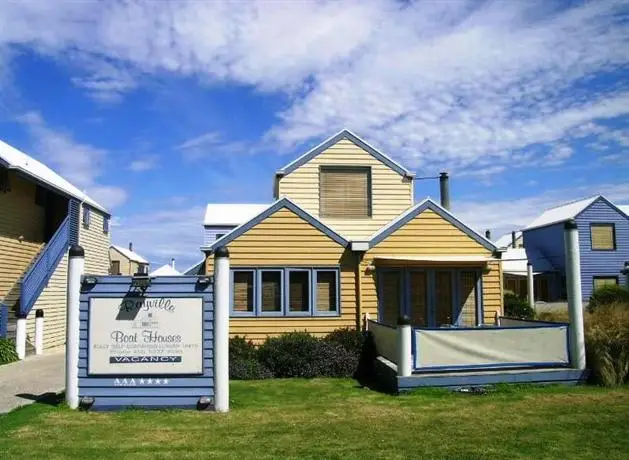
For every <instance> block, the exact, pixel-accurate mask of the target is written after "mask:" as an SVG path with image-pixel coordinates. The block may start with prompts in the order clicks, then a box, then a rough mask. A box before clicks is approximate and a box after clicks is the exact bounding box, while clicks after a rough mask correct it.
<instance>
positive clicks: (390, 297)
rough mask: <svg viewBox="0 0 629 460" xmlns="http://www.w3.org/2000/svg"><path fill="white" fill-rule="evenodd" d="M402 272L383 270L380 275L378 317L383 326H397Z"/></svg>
mask: <svg viewBox="0 0 629 460" xmlns="http://www.w3.org/2000/svg"><path fill="white" fill-rule="evenodd" d="M402 274H403V271H402V270H383V271H382V272H381V274H380V276H381V279H380V296H379V297H380V299H379V300H380V317H379V318H378V320H379V321H381V322H382V323H384V324H388V325H390V326H397V320H398V317H399V316H400V313H401V311H402V308H401V307H402Z"/></svg>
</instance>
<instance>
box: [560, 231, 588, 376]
mask: <svg viewBox="0 0 629 460" xmlns="http://www.w3.org/2000/svg"><path fill="white" fill-rule="evenodd" d="M564 235H565V236H564V240H565V248H566V287H567V289H568V313H569V315H570V364H572V367H573V368H575V369H585V334H584V331H583V299H582V297H581V256H580V253H579V230H578V228H577V223H576V221H574V220H569V221H568V222H566V223H565V224H564Z"/></svg>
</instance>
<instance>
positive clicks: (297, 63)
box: [0, 0, 629, 267]
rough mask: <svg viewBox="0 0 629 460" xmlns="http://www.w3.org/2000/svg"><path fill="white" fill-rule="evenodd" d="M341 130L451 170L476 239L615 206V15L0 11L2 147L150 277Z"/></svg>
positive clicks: (626, 119)
mask: <svg viewBox="0 0 629 460" xmlns="http://www.w3.org/2000/svg"><path fill="white" fill-rule="evenodd" d="M343 128H348V129H350V130H352V131H354V132H355V133H357V134H358V135H360V136H362V137H363V138H365V139H366V140H368V141H369V142H370V143H372V144H373V145H374V146H376V147H378V148H379V149H381V150H382V151H384V152H385V153H387V154H388V155H390V156H391V157H393V158H394V159H396V160H398V161H399V162H401V163H403V164H404V165H405V166H407V167H408V168H409V169H412V170H414V171H415V172H416V173H417V175H418V176H431V175H434V174H436V173H437V172H439V171H441V170H447V171H449V172H450V174H451V176H452V187H453V188H452V200H453V208H454V210H455V212H456V213H457V214H459V216H460V217H461V218H463V219H464V220H465V221H466V222H468V223H469V224H470V225H471V226H473V227H474V228H476V229H477V230H479V231H480V230H484V229H486V228H491V229H494V234H497V233H500V232H501V231H506V230H510V229H514V228H519V227H522V226H524V225H525V224H526V223H527V222H528V221H530V220H532V218H533V217H534V216H535V215H536V214H537V213H538V212H539V211H540V210H541V209H543V208H545V207H548V206H552V205H555V204H558V203H561V202H563V201H568V200H572V199H576V198H581V197H586V196H589V195H593V194H597V193H602V194H604V195H606V196H607V197H608V198H610V199H612V200H614V201H617V202H618V203H629V181H628V180H627V179H628V178H629V4H628V3H627V2H623V1H604V0H597V1H591V2H553V1H547V0H546V1H540V2H536V1H533V0H531V1H525V2H505V1H502V2H476V1H474V2H468V1H464V0H458V1H434V2H417V3H415V2H409V1H373V2H372V1H336V2H322V1H316V2H315V1H313V2H308V1H305V0H304V1H297V2H295V1H292V2H288V1H286V2H281V1H273V2H255V1H249V2H221V1H212V2H210V1H207V2H203V1H195V2H188V3H186V2H168V1H159V2H142V1H133V0H129V1H125V2H118V1H108V2H94V3H92V2H89V1H82V2H76V1H72V2H69V1H68V2H60V1H50V2H44V1H31V2H19V1H5V2H0V138H2V139H3V140H4V141H6V142H8V143H10V144H12V145H14V146H16V147H17V148H19V149H21V150H23V151H25V152H27V153H29V154H31V155H33V156H35V157H37V158H38V159H41V160H43V161H44V162H46V163H47V164H49V165H50V166H51V167H53V168H54V169H56V170H57V171H58V172H59V173H61V174H62V175H64V176H66V177H67V178H68V179H70V180H71V181H72V182H74V183H75V185H77V186H79V187H81V188H83V189H85V190H86V191H87V193H88V194H90V195H91V196H92V197H93V198H95V199H96V200H98V201H100V202H102V203H103V204H104V205H106V206H107V207H109V208H110V209H111V211H112V214H113V215H114V224H115V226H114V227H113V229H112V232H113V240H114V242H116V243H119V244H123V245H126V244H127V242H128V241H133V242H134V246H135V248H136V249H137V251H138V252H140V253H141V254H142V255H144V256H145V257H147V258H149V259H150V260H151V262H152V263H153V264H155V265H157V264H161V263H164V262H166V261H167V260H169V259H170V257H175V258H177V260H178V261H179V267H182V266H185V265H187V264H190V263H192V262H194V261H195V260H197V259H199V258H200V252H199V250H198V248H199V246H200V245H201V242H202V237H201V235H202V227H201V222H202V217H203V208H204V205H205V204H206V203H208V202H270V201H271V199H272V196H271V194H272V177H273V172H274V171H275V170H276V169H278V168H279V167H281V166H282V165H283V164H285V163H287V162H289V161H291V160H292V159H293V158H294V157H295V156H297V155H299V154H301V153H303V152H304V151H306V150H307V149H309V148H310V147H312V146H313V145H315V144H317V143H319V142H320V141H321V140H323V139H325V138H326V137H328V136H330V135H332V134H334V133H336V132H337V131H339V130H341V129H343ZM426 195H430V196H433V197H437V195H438V185H437V184H436V183H435V182H431V181H419V182H418V184H417V186H416V199H421V198H423V197H425V196H426ZM497 236H498V235H497Z"/></svg>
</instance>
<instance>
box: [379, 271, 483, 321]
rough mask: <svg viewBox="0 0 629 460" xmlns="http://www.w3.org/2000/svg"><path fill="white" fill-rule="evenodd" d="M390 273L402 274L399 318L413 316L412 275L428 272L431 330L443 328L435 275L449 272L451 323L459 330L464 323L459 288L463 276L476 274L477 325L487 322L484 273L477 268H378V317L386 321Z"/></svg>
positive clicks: (428, 309)
mask: <svg viewBox="0 0 629 460" xmlns="http://www.w3.org/2000/svg"><path fill="white" fill-rule="evenodd" d="M387 272H397V273H400V279H401V286H400V302H401V303H400V306H399V309H398V314H399V315H408V316H410V314H411V311H410V274H411V273H415V272H423V273H426V289H427V295H426V301H427V302H428V306H427V319H426V321H427V323H428V325H429V326H428V327H431V328H436V329H441V328H440V327H439V326H438V325H437V311H436V309H437V291H436V274H437V273H438V272H448V273H451V276H452V307H451V323H452V325H453V326H457V328H460V324H461V311H462V310H461V308H460V307H461V305H460V292H459V291H460V286H461V284H460V283H461V273H462V272H474V273H475V274H476V276H477V280H476V326H480V325H481V324H483V322H484V319H483V318H484V305H483V271H482V270H481V269H478V268H472V267H470V268H404V267H396V268H394V267H391V268H377V269H376V277H377V286H378V288H377V298H378V318H383V313H384V303H383V298H382V294H383V284H382V283H383V276H382V275H383V274H384V273H387Z"/></svg>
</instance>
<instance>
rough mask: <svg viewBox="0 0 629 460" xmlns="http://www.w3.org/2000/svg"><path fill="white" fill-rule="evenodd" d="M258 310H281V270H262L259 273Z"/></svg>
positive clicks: (263, 311)
mask: <svg viewBox="0 0 629 460" xmlns="http://www.w3.org/2000/svg"><path fill="white" fill-rule="evenodd" d="M260 279H261V282H260V285H261V288H260V291H261V292H260V311H261V313H262V314H264V313H275V314H277V313H281V312H282V297H283V296H282V272H281V271H279V270H272V271H271V270H264V271H262V272H261V274H260Z"/></svg>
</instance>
